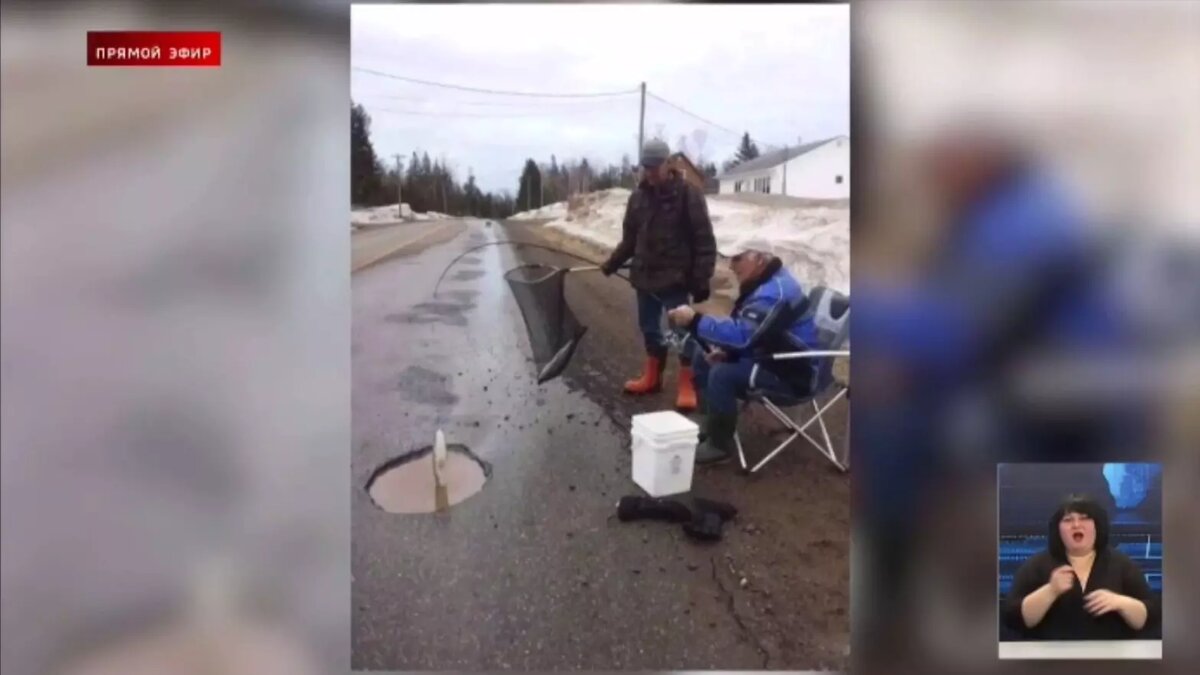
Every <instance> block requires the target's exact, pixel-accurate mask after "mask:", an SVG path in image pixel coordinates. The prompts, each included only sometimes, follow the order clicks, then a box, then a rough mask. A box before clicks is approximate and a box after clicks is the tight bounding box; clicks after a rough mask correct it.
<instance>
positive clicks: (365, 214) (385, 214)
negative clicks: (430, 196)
mask: <svg viewBox="0 0 1200 675" xmlns="http://www.w3.org/2000/svg"><path fill="white" fill-rule="evenodd" d="M451 217H452V216H447V215H446V214H444V213H436V212H434V211H430V212H429V213H415V212H413V210H412V207H411V206H409V205H408V204H401V205H400V208H399V209H397V208H396V206H395V205H392V204H389V205H388V206H376V207H374V208H370V209H358V210H352V211H350V224H351V225H358V226H363V225H387V224H391V223H399V222H403V221H408V220H446V219H447V218H451Z"/></svg>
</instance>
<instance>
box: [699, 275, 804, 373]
mask: <svg viewBox="0 0 1200 675" xmlns="http://www.w3.org/2000/svg"><path fill="white" fill-rule="evenodd" d="M807 308H808V296H807V295H806V294H805V292H804V289H802V288H801V287H800V282H798V281H796V279H795V277H793V276H792V275H791V273H789V272H788V271H787V270H786V269H784V268H783V264H782V262H781V261H780V260H779V259H778V258H775V259H774V260H772V261H771V263H770V264H769V265H768V267H767V269H766V272H765V274H763V276H762V278H761V279H760V280H759V281H758V282H757V283H753V282H752V283H749V284H746V285H744V286H743V288H742V292H741V294H740V295H739V297H738V299H737V301H736V302H735V303H734V306H733V313H732V314H731V315H730V316H729V317H728V318H717V317H715V316H708V315H705V314H697V315H696V318H695V319H694V320H693V321H692V326H691V328H692V332H693V333H694V334H695V335H696V337H697V338H698V339H700V341H702V342H705V343H707V344H710V345H712V346H715V347H719V348H721V349H722V350H723V351H725V352H726V353H728V354H729V356H730V358H731V360H737V359H741V358H754V357H755V356H760V355H763V354H778V353H782V352H800V351H806V350H809V349H818V348H820V345H819V344H818V338H817V327H816V324H815V323H814V322H813V321H812V319H811V318H808V319H803V320H802V317H803V316H804V314H805V310H806V309H807ZM763 367H764V368H768V369H769V370H771V371H772V372H775V373H776V374H778V375H779V376H780V377H782V378H783V379H784V380H785V381H788V382H789V383H791V384H794V385H796V386H797V387H801V388H804V389H807V388H808V387H809V386H810V384H811V381H812V372H813V370H812V369H813V362H812V361H810V360H807V359H799V360H793V361H778V362H771V361H768V362H764V363H763Z"/></svg>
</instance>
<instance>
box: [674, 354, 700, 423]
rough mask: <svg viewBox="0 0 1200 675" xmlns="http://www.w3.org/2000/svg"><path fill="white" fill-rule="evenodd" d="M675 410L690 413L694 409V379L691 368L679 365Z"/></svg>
mask: <svg viewBox="0 0 1200 675" xmlns="http://www.w3.org/2000/svg"><path fill="white" fill-rule="evenodd" d="M675 409H676V410H678V411H680V412H691V411H693V410H695V409H696V378H695V376H694V375H693V374H692V368H691V366H685V365H683V364H682V363H681V364H679V393H677V394H676V395H675Z"/></svg>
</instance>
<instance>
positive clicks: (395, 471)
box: [366, 445, 492, 513]
mask: <svg viewBox="0 0 1200 675" xmlns="http://www.w3.org/2000/svg"><path fill="white" fill-rule="evenodd" d="M491 475H492V467H491V465H490V464H488V463H487V462H485V461H483V460H482V459H479V458H478V457H476V456H475V455H474V454H473V453H472V452H471V450H470V449H469V448H467V446H465V445H447V446H446V466H445V469H444V470H443V472H442V478H443V485H442V486H440V487H439V486H438V484H437V480H436V478H435V477H434V466H433V446H428V447H424V448H421V449H420V450H414V451H412V452H410V453H407V454H404V455H401V456H399V457H396V458H394V459H390V460H388V461H387V462H384V463H383V464H382V465H380V467H379V468H378V469H376V470H375V473H373V474H371V477H370V479H368V480H367V485H366V490H367V494H369V495H370V496H371V501H373V502H375V505H376V506H378V507H379V508H381V509H383V510H384V511H387V512H388V513H433V512H435V511H437V510H439V508H448V507H451V506H454V505H455V504H461V503H462V502H464V501H466V500H467V499H469V498H470V497H471V496H472V495H474V494H475V493H477V492H479V491H480V490H482V489H483V484H484V483H486V482H487V479H488V478H489V477H491Z"/></svg>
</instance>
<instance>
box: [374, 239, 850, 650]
mask: <svg viewBox="0 0 1200 675" xmlns="http://www.w3.org/2000/svg"><path fill="white" fill-rule="evenodd" d="M463 224H464V225H465V227H464V228H463V230H462V232H461V234H459V235H458V236H457V237H456V238H455V239H453V240H452V241H449V242H446V243H441V244H434V245H432V246H430V247H429V248H427V249H425V250H423V251H420V252H414V253H412V254H410V255H405V256H403V257H396V258H393V259H390V260H387V261H385V262H382V263H380V264H377V265H374V266H372V267H370V268H369V269H365V270H363V271H361V272H359V273H357V274H355V275H354V278H353V336H352V339H353V348H352V354H353V357H352V361H353V393H352V408H353V411H352V412H353V426H354V431H353V443H354V445H353V455H352V475H353V481H354V485H353V493H352V514H353V543H352V571H353V590H352V596H353V603H354V607H353V613H354V614H353V654H354V655H353V667H354V668H355V669H363V670H381V669H398V670H420V669H430V670H432V669H451V668H453V669H500V668H505V669H507V668H513V669H524V670H557V669H640V670H679V669H691V670H700V669H730V670H732V669H758V668H763V667H769V668H772V669H793V668H794V669H802V668H803V669H808V668H814V669H815V668H838V667H843V666H844V665H845V660H846V657H845V652H844V649H845V644H846V642H847V639H848V634H849V617H848V613H849V607H848V605H849V603H848V596H849V592H848V548H849V544H848V539H849V535H848V528H849V525H848V523H849V504H848V499H849V482H848V479H847V478H846V477H844V476H841V475H838V474H836V473H834V472H833V470H832V469H829V468H828V467H827V465H826V464H824V462H823V460H821V459H820V458H819V457H817V456H816V455H815V453H814V452H811V451H808V452H805V451H803V450H801V451H800V452H793V453H785V456H783V457H781V459H779V460H777V462H776V463H775V464H774V465H772V466H771V467H770V468H768V469H767V470H765V471H764V472H763V474H761V475H758V476H755V477H745V476H742V475H740V474H739V473H738V472H737V470H736V466H735V465H731V464H727V465H725V466H723V467H717V468H712V469H705V470H699V471H697V474H696V477H695V480H694V483H693V492H694V493H695V494H698V495H700V496H705V497H710V498H716V499H723V500H726V501H729V502H732V503H733V504H734V505H736V506H737V507H738V508H739V509H741V514H740V515H739V517H738V520H737V521H735V522H734V523H731V524H728V525H727V526H726V529H725V538H724V540H723V541H721V542H719V543H716V544H713V545H700V544H697V543H694V542H692V541H690V540H688V539H687V538H686V536H685V535H684V534H683V532H682V530H681V529H680V528H679V526H677V525H671V524H668V523H662V522H644V523H620V522H619V521H617V519H616V517H615V504H616V502H617V500H618V499H619V498H620V497H621V496H622V495H626V494H639V493H640V492H639V490H638V489H637V488H636V486H635V485H634V484H633V483H632V481H631V480H630V477H629V476H630V462H629V450H628V418H629V416H630V415H632V414H636V413H638V412H650V411H653V410H658V409H666V408H669V407H670V398H669V396H668V395H667V394H663V395H660V396H657V397H651V398H650V399H637V400H635V399H628V398H625V397H623V396H621V395H620V393H619V390H620V384H621V381H622V380H623V379H625V378H626V377H627V376H628V375H629V374H630V373H631V369H634V368H636V367H637V363H638V361H639V359H640V347H639V346H638V344H639V339H638V336H637V334H636V332H635V330H634V328H633V319H632V316H631V310H632V305H633V295H632V291H630V289H629V287H628V286H625V285H623V282H620V281H617V280H613V279H604V278H602V277H600V276H598V275H596V276H593V277H590V278H588V277H587V275H582V274H581V275H578V276H577V277H573V278H571V279H569V280H568V284H567V285H568V297H569V299H570V301H571V303H572V307H573V308H574V309H575V311H576V313H577V314H578V315H579V316H580V319H581V320H582V321H583V322H584V324H585V325H587V326H588V327H589V334H588V335H587V336H586V337H585V338H584V341H583V343H582V345H581V346H580V349H579V352H578V353H577V354H576V356H575V359H574V361H573V362H572V364H571V365H570V366H569V367H568V369H567V373H566V375H565V376H564V377H563V378H560V379H558V380H554V381H551V382H548V383H546V384H544V385H541V386H538V385H537V384H536V383H535V382H534V377H533V370H534V368H533V365H532V363H531V362H530V361H529V360H528V358H527V354H528V345H527V344H526V338H525V331H524V327H523V325H522V324H521V319H520V315H519V313H518V310H517V307H516V305H515V303H514V302H513V300H512V298H511V294H510V293H509V290H508V288H507V286H506V284H505V282H504V280H503V278H502V275H503V272H504V271H505V270H507V269H510V268H512V267H514V266H515V265H517V264H520V262H521V260H520V259H519V258H518V255H529V256H531V261H538V262H550V263H554V264H560V265H563V264H570V263H569V262H568V261H566V260H562V259H558V260H555V259H554V254H549V253H548V254H545V256H548V257H544V256H543V255H542V254H540V253H537V254H526V253H524V252H522V253H520V254H518V252H516V251H514V250H513V249H512V248H510V247H489V248H485V249H482V250H480V251H478V252H476V253H474V254H472V255H470V256H468V257H467V258H464V259H463V260H462V261H460V262H459V263H458V265H456V267H455V268H454V269H453V270H451V272H450V273H449V274H448V275H447V276H446V280H445V281H444V282H443V284H442V286H441V290H440V292H439V294H438V297H436V298H434V297H433V296H432V291H433V286H434V282H435V281H436V279H437V277H438V275H440V274H441V271H442V268H443V267H444V266H445V265H446V264H447V263H448V262H449V261H450V260H451V259H452V258H453V257H454V256H456V255H458V254H459V253H461V252H462V251H464V250H465V249H467V248H469V247H471V246H476V245H478V244H481V243H485V242H487V241H491V240H496V239H505V238H513V239H522V240H532V238H533V237H534V236H535V231H534V230H531V229H530V228H524V227H521V226H513V227H511V228H504V227H501V226H500V225H494V226H491V227H488V226H485V225H484V224H483V222H482V221H467V222H464V223H463ZM669 372H670V371H669ZM669 382H672V383H673V379H672V380H669ZM839 412H840V411H839ZM836 419H837V418H836V417H835V420H836ZM438 428H441V429H443V430H444V431H445V434H446V440H447V442H448V443H454V444H463V445H465V446H467V447H468V448H470V450H471V451H472V452H473V453H474V454H475V455H477V456H478V457H479V458H480V459H481V460H483V461H485V462H487V463H488V464H489V466H490V467H491V469H492V472H491V475H490V477H489V478H488V481H487V483H486V485H485V486H484V487H483V489H482V491H480V492H479V493H478V494H476V495H474V496H472V497H471V498H470V499H467V500H466V501H464V502H463V503H461V504H458V505H456V506H453V507H451V508H450V509H449V510H447V511H445V512H443V513H438V514H426V515H402V514H390V513H386V512H384V511H383V510H382V509H380V508H379V507H378V506H377V505H376V504H374V503H373V502H372V500H371V498H370V496H369V495H368V494H367V492H366V491H365V486H366V484H367V482H368V480H369V479H370V477H371V475H372V474H373V472H375V470H376V469H377V468H378V467H379V466H380V465H382V464H384V463H385V462H387V461H388V460H389V459H392V458H394V457H396V456H399V455H403V454H405V453H407V452H411V451H414V450H417V449H420V448H422V447H425V446H428V445H429V444H430V443H432V441H433V437H434V433H435V431H436V430H437V429H438ZM747 431H748V432H749V433H748V434H747V436H746V440H747V441H748V442H749V443H751V444H754V443H757V445H755V446H753V447H759V448H761V447H763V444H764V443H766V442H767V441H768V440H769V439H767V438H766V437H765V436H761V435H757V434H756V433H755V431H754V426H753V424H749V425H748V426H747ZM831 431H833V432H835V433H837V432H839V431H840V427H839V426H838V425H837V424H835V426H834V428H833V429H831ZM742 579H745V580H746V581H745V583H744V584H743V582H742Z"/></svg>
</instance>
